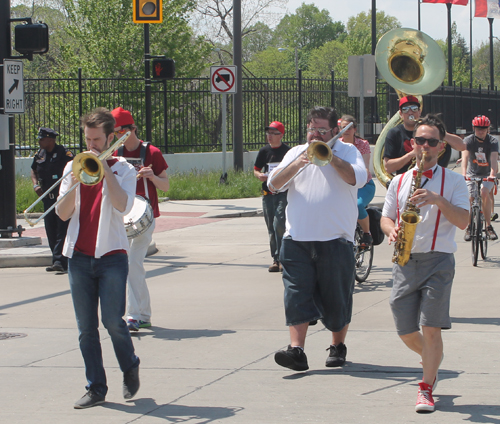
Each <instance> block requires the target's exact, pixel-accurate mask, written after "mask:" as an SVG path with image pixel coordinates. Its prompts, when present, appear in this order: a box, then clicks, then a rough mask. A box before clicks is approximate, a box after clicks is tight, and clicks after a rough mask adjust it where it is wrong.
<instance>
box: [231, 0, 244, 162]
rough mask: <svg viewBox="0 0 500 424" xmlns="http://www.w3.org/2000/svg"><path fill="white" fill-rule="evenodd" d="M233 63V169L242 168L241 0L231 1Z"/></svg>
mask: <svg viewBox="0 0 500 424" xmlns="http://www.w3.org/2000/svg"><path fill="white" fill-rule="evenodd" d="M233 7H234V9H233V63H234V64H235V65H236V81H238V82H240V81H241V83H240V86H239V87H238V90H237V91H236V94H234V95H233V163H234V169H235V171H242V170H243V78H242V77H243V72H242V65H243V62H242V59H241V49H242V46H241V0H234V2H233Z"/></svg>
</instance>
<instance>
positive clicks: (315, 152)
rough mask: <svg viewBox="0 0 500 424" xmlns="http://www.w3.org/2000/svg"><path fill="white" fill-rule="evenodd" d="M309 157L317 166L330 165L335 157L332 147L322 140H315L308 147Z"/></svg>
mask: <svg viewBox="0 0 500 424" xmlns="http://www.w3.org/2000/svg"><path fill="white" fill-rule="evenodd" d="M306 154H307V159H309V162H311V163H313V164H314V165H316V166H325V165H328V164H329V163H330V162H331V161H332V158H333V153H332V149H331V148H330V146H329V145H328V144H326V143H324V142H322V141H313V142H311V144H309V147H308V148H307V153H306Z"/></svg>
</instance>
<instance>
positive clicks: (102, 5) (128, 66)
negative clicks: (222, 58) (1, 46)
mask: <svg viewBox="0 0 500 424" xmlns="http://www.w3.org/2000/svg"><path fill="white" fill-rule="evenodd" d="M62 2H63V5H64V11H65V13H66V14H67V19H68V24H67V26H66V27H65V31H66V34H67V35H68V36H69V38H70V40H71V43H68V44H67V45H65V46H62V47H61V60H60V63H59V65H60V67H59V69H60V74H61V75H75V73H76V70H77V69H78V68H82V70H83V73H84V75H86V76H95V77H103V76H107V77H136V76H138V75H143V74H144V36H143V34H144V25H142V24H134V23H133V22H132V0H107V1H101V0H86V1H80V2H74V1H73V0H62ZM163 7H164V10H163V23H162V24H150V26H149V27H150V52H151V54H153V55H160V54H163V55H166V56H167V57H170V58H172V59H174V60H175V61H176V75H178V76H197V75H199V73H200V71H201V69H202V68H203V67H204V66H205V59H204V58H205V57H207V56H208V54H209V51H210V46H209V45H208V44H207V43H205V42H204V40H203V39H202V38H195V37H194V35H193V32H192V30H191V28H190V27H189V25H188V21H187V14H188V13H189V12H190V11H191V10H192V9H193V7H194V4H193V3H192V2H191V1H186V0H172V1H169V2H164V5H163Z"/></svg>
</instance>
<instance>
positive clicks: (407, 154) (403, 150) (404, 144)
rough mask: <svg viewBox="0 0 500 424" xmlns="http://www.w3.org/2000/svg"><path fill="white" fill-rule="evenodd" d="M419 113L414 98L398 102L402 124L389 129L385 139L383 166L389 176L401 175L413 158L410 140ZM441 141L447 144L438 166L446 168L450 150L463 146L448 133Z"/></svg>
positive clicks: (457, 138) (461, 148) (462, 148)
mask: <svg viewBox="0 0 500 424" xmlns="http://www.w3.org/2000/svg"><path fill="white" fill-rule="evenodd" d="M421 112H422V111H421V109H420V101H419V100H418V99H417V98H416V97H415V96H411V95H409V96H405V97H403V98H402V99H401V100H400V101H399V115H400V116H401V119H402V120H403V123H402V124H400V125H397V126H396V127H394V128H391V129H390V130H389V132H388V133H387V136H386V138H385V148H384V166H385V169H386V171H387V172H388V173H389V174H394V173H395V174H403V173H404V172H406V171H407V170H408V168H409V166H410V164H411V162H412V160H413V159H414V158H415V151H414V149H413V147H412V146H411V142H410V140H411V139H412V138H413V131H414V129H415V124H416V123H417V121H418V120H419V119H420V114H421ZM443 141H446V143H447V144H446V147H445V152H444V154H443V155H441V157H440V158H439V160H438V164H439V165H441V166H444V167H446V166H448V162H449V161H450V156H451V148H452V147H453V148H454V149H456V150H459V151H462V150H464V149H465V144H464V142H463V141H462V139H461V138H460V137H458V136H457V135H454V134H449V133H446V135H445V137H444V140H443Z"/></svg>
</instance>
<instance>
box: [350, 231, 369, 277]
mask: <svg viewBox="0 0 500 424" xmlns="http://www.w3.org/2000/svg"><path fill="white" fill-rule="evenodd" d="M362 237H363V230H362V229H361V226H360V225H359V224H356V231H355V233H354V261H355V266H356V268H355V270H356V272H355V277H356V281H357V282H358V283H362V282H364V281H366V279H367V278H368V275H370V271H371V269H372V264H373V244H372V245H370V247H367V248H362V247H361V245H360V243H361V239H362Z"/></svg>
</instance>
